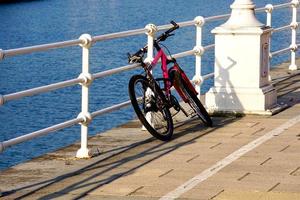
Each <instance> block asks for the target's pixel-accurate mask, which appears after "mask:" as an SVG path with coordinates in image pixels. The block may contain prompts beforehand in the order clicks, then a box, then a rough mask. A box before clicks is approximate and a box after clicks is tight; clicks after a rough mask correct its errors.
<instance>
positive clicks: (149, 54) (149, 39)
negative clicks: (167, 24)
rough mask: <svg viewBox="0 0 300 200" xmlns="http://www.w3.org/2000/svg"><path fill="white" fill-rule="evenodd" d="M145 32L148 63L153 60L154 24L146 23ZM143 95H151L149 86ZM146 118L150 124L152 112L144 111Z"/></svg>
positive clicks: (155, 29)
mask: <svg viewBox="0 0 300 200" xmlns="http://www.w3.org/2000/svg"><path fill="white" fill-rule="evenodd" d="M145 29H146V34H147V45H148V49H147V57H146V59H145V61H144V62H145V63H148V64H150V63H151V62H152V61H153V54H154V49H153V48H154V46H153V41H154V37H155V33H156V32H157V27H156V26H155V25H154V24H148V25H147V26H146V27H145ZM145 95H152V91H151V90H150V88H147V90H146V93H145ZM146 119H147V121H148V122H149V123H150V124H152V114H151V112H147V113H146ZM142 130H146V128H145V127H144V126H143V127H142Z"/></svg>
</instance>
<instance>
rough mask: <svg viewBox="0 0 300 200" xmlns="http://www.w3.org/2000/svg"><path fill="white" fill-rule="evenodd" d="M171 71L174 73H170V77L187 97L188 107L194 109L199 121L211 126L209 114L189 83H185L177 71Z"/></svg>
mask: <svg viewBox="0 0 300 200" xmlns="http://www.w3.org/2000/svg"><path fill="white" fill-rule="evenodd" d="M173 73H175V74H173V75H172V77H173V78H174V79H173V80H174V81H175V82H176V83H175V84H176V85H177V87H179V88H180V91H181V92H182V93H183V94H184V96H185V97H186V98H187V102H186V103H188V104H189V105H190V107H191V108H192V109H193V110H194V111H195V113H196V114H197V116H198V117H199V118H200V119H201V121H202V122H203V123H204V124H205V125H206V126H210V127H212V125H213V123H212V120H211V118H210V116H209V114H208V113H207V111H206V109H205V108H204V106H203V105H202V103H201V102H200V100H199V99H198V97H197V95H196V94H195V92H193V91H192V90H191V89H190V88H189V83H186V80H184V79H183V78H181V76H180V75H179V73H178V72H173ZM187 81H189V80H187Z"/></svg>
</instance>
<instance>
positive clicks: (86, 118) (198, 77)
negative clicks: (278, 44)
mask: <svg viewBox="0 0 300 200" xmlns="http://www.w3.org/2000/svg"><path fill="white" fill-rule="evenodd" d="M298 5H299V1H298V0H293V1H291V2H289V3H284V4H280V5H271V4H268V5H267V6H265V7H262V8H257V9H255V11H256V12H266V13H267V20H266V24H267V25H268V26H271V25H272V24H271V22H272V12H273V10H278V9H285V8H292V11H293V12H292V22H291V24H289V25H285V26H282V27H277V28H274V29H273V32H279V31H285V30H287V29H291V30H292V44H291V46H290V47H287V48H283V49H281V50H277V51H275V52H270V58H272V57H274V56H276V55H279V54H282V53H286V52H288V51H291V66H290V69H295V52H296V50H297V47H298V45H299V44H297V43H296V29H297V28H298V23H297V21H296V18H297V11H296V9H297V7H298ZM229 17H230V14H224V15H217V16H210V17H201V16H199V17H196V18H195V19H194V20H190V21H185V22H179V23H178V24H179V26H180V27H190V26H196V45H195V47H194V48H193V49H191V50H187V51H183V52H179V53H177V54H174V55H172V57H174V58H182V57H186V56H192V55H194V56H195V59H196V62H195V76H194V77H193V82H194V83H195V84H196V88H197V91H198V92H199V94H200V85H201V84H202V83H203V82H204V80H206V79H209V78H212V77H213V76H214V73H209V74H206V75H202V73H201V71H202V70H201V59H202V55H203V53H205V51H207V50H209V49H213V48H214V46H215V45H214V44H209V45H207V46H203V45H202V28H203V26H204V24H205V23H207V22H213V21H217V20H224V19H227V18H229ZM170 27H171V25H161V26H157V27H156V28H157V31H162V30H166V29H169V28H170ZM148 32H149V28H148V27H147V26H146V27H145V28H141V29H135V30H128V31H122V32H116V33H110V34H104V35H98V36H93V37H92V36H90V35H88V34H83V35H82V36H81V37H80V38H78V39H74V40H68V41H62V42H55V43H49V44H42V45H35V46H29V47H23V48H16V49H8V50H2V49H0V59H5V58H6V57H13V56H16V55H21V54H29V53H33V52H40V51H46V50H50V49H59V48H66V47H71V46H77V45H80V46H81V47H82V58H83V60H82V73H81V74H80V75H79V77H78V78H74V79H71V80H66V81H62V82H58V83H53V84H49V85H45V86H41V87H36V88H32V89H28V90H24V91H19V92H15V93H11V94H5V95H0V106H1V105H2V106H3V104H5V103H6V102H8V101H12V100H15V99H20V98H23V97H26V96H32V95H37V94H41V93H45V92H49V91H52V90H57V89H61V88H65V87H69V86H74V85H76V84H81V86H82V111H81V113H80V114H79V115H78V117H77V118H75V119H71V120H68V121H65V122H62V123H59V124H56V125H53V126H50V127H48V128H44V129H41V130H38V131H35V132H32V133H28V134H25V135H22V136H20V137H17V138H13V139H10V140H7V141H3V142H0V152H2V151H3V150H4V149H6V148H8V147H9V146H12V145H15V144H18V143H20V142H24V141H27V140H31V139H33V138H36V137H39V136H42V135H45V134H48V133H50V132H53V131H58V130H61V129H64V128H67V127H71V126H73V125H76V124H81V148H80V149H79V151H78V152H77V157H88V156H89V153H88V148H87V135H88V125H89V123H90V122H91V121H92V120H93V118H95V117H97V116H100V115H103V114H106V113H109V112H113V111H115V110H119V109H121V108H124V107H126V106H128V105H130V101H125V102H121V103H119V104H116V105H113V106H110V107H107V108H104V109H101V110H98V111H94V112H92V113H90V112H89V102H88V97H89V85H90V84H92V82H93V81H94V80H96V79H101V78H104V77H107V76H111V75H114V74H118V73H121V72H124V71H128V70H133V69H136V68H139V67H141V66H140V65H139V64H131V65H125V66H121V67H118V68H114V69H110V70H106V71H102V72H98V73H94V74H90V72H89V49H90V47H91V46H92V45H93V44H94V43H97V42H101V41H105V40H113V39H117V38H124V37H130V36H136V35H141V34H145V33H146V34H147V33H148ZM147 35H148V45H149V46H150V47H149V52H148V55H147V56H148V58H149V59H151V58H152V56H153V52H150V51H151V50H152V51H153V46H151V41H153V39H154V37H155V35H152V34H147ZM152 45H153V42H152ZM296 69H297V66H296Z"/></svg>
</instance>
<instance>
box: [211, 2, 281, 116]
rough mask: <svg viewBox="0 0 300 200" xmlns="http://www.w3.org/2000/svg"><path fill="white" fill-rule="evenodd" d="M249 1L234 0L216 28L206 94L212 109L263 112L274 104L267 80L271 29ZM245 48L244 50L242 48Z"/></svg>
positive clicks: (272, 93) (274, 95) (275, 98)
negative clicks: (211, 76) (210, 82)
mask: <svg viewBox="0 0 300 200" xmlns="http://www.w3.org/2000/svg"><path fill="white" fill-rule="evenodd" d="M254 7H255V5H254V4H253V3H252V1H248V0H236V1H235V2H234V3H233V4H232V6H231V8H232V15H231V17H230V18H229V20H228V21H227V22H226V23H225V24H223V25H221V26H219V27H217V28H215V29H214V30H213V31H212V32H213V33H214V34H215V45H216V47H215V76H214V86H213V87H212V88H211V89H210V90H209V92H208V93H206V106H207V107H208V109H209V110H210V111H211V112H221V113H224V112H225V113H226V112H229V113H257V114H261V113H264V112H265V113H266V114H270V112H269V111H268V110H269V109H271V108H272V107H274V106H275V105H276V103H277V95H276V91H275V89H274V88H273V86H272V85H271V84H270V82H269V38H270V34H271V30H272V29H271V28H269V27H266V26H263V25H262V24H261V23H260V22H258V21H257V19H256V18H255V15H254ZM244 49H247V51H243V50H244Z"/></svg>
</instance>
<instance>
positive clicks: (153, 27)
mask: <svg viewBox="0 0 300 200" xmlns="http://www.w3.org/2000/svg"><path fill="white" fill-rule="evenodd" d="M145 29H146V34H147V35H150V36H154V34H155V33H156V32H157V31H158V29H157V26H156V25H155V24H147V25H146V26H145Z"/></svg>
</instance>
